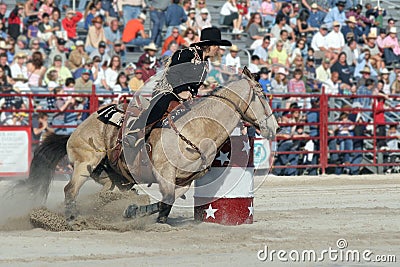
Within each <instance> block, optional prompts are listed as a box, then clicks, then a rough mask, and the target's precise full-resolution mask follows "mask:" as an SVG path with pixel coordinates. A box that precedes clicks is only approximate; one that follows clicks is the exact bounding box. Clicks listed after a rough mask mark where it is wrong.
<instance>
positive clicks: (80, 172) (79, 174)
mask: <svg viewBox="0 0 400 267" xmlns="http://www.w3.org/2000/svg"><path fill="white" fill-rule="evenodd" d="M89 175H90V174H89V171H88V169H87V163H83V162H79V163H77V162H75V163H74V172H73V175H72V179H71V180H70V181H69V183H68V184H67V185H66V186H65V187H64V194H65V217H66V218H67V220H74V219H75V218H76V216H77V215H78V210H77V208H76V197H77V196H78V193H79V190H80V189H81V187H82V185H83V184H84V183H85V182H86V181H87V179H88V178H89Z"/></svg>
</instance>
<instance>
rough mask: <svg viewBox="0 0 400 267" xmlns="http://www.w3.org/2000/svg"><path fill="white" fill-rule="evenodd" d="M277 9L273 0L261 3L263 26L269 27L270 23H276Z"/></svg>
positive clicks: (265, 0) (264, 0)
mask: <svg viewBox="0 0 400 267" xmlns="http://www.w3.org/2000/svg"><path fill="white" fill-rule="evenodd" d="M276 14H277V10H276V7H275V3H274V2H272V1H271V0H263V1H262V3H261V15H262V21H263V26H265V27H269V26H270V25H272V24H274V23H275V18H276Z"/></svg>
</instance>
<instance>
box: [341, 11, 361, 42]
mask: <svg viewBox="0 0 400 267" xmlns="http://www.w3.org/2000/svg"><path fill="white" fill-rule="evenodd" d="M341 32H342V34H343V36H344V37H345V38H346V40H347V36H348V35H349V34H352V36H353V38H354V40H355V41H356V42H357V43H361V42H363V40H364V39H365V35H363V32H362V31H361V30H360V29H359V28H358V27H357V20H356V17H355V16H350V17H349V18H348V19H347V20H346V25H344V26H343V27H342V29H341Z"/></svg>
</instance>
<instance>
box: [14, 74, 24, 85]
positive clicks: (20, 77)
mask: <svg viewBox="0 0 400 267" xmlns="http://www.w3.org/2000/svg"><path fill="white" fill-rule="evenodd" d="M13 80H14V81H16V82H23V83H25V82H27V81H28V78H26V77H24V75H23V74H18V75H17V77H13Z"/></svg>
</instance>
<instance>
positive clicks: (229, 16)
mask: <svg viewBox="0 0 400 267" xmlns="http://www.w3.org/2000/svg"><path fill="white" fill-rule="evenodd" d="M219 14H220V21H219V24H221V25H226V26H232V27H233V30H232V33H233V34H240V33H242V32H243V31H242V30H241V29H240V27H241V25H242V16H241V15H239V13H238V9H237V7H236V1H235V0H227V1H226V2H225V3H224V4H223V6H222V8H221V11H220V13H219Z"/></svg>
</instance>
